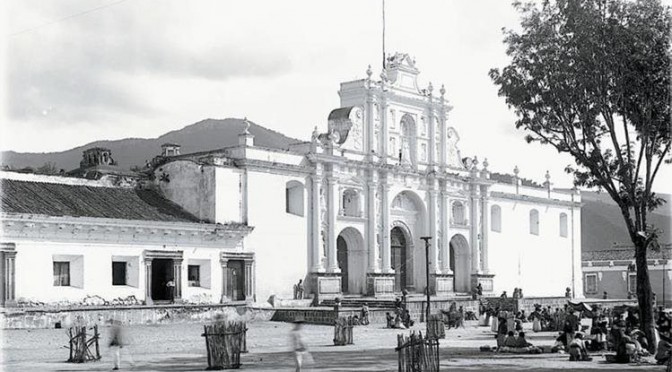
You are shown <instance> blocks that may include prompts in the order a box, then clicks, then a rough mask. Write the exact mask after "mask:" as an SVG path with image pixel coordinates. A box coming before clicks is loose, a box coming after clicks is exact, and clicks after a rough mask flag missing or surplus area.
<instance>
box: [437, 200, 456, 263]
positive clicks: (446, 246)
mask: <svg viewBox="0 0 672 372" xmlns="http://www.w3.org/2000/svg"><path fill="white" fill-rule="evenodd" d="M440 198H441V203H440V206H441V233H442V235H443V236H442V239H441V272H442V273H444V274H452V273H453V271H452V270H450V235H449V234H448V205H449V203H448V193H447V192H446V191H445V190H444V191H441V195H440Z"/></svg>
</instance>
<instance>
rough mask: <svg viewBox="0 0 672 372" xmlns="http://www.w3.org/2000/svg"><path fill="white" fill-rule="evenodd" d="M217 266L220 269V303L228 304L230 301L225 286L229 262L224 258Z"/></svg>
mask: <svg viewBox="0 0 672 372" xmlns="http://www.w3.org/2000/svg"><path fill="white" fill-rule="evenodd" d="M219 264H220V266H221V267H222V297H221V299H220V301H219V302H220V303H225V302H229V301H230V300H231V299H230V298H229V297H228V296H227V295H226V286H227V284H228V280H229V260H228V259H226V258H223V257H222V258H220V259H219Z"/></svg>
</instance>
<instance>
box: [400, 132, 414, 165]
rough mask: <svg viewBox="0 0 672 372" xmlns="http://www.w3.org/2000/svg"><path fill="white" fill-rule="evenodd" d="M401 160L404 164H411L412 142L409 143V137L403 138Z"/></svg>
mask: <svg viewBox="0 0 672 372" xmlns="http://www.w3.org/2000/svg"><path fill="white" fill-rule="evenodd" d="M400 155H401V156H400V158H401V159H399V160H401V163H402V164H410V163H411V144H410V143H408V139H406V138H403V139H402V141H401V154H400Z"/></svg>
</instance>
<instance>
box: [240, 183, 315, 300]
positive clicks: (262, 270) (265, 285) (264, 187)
mask: <svg viewBox="0 0 672 372" xmlns="http://www.w3.org/2000/svg"><path fill="white" fill-rule="evenodd" d="M290 181H298V182H301V183H302V184H303V185H304V192H303V198H304V203H303V205H304V213H303V216H297V215H294V214H290V213H286V212H285V187H286V185H287V183H288V182H290ZM307 194H308V191H307V190H306V189H305V179H304V177H301V176H290V175H279V174H274V173H267V172H263V171H248V173H247V198H246V199H247V206H246V207H247V211H248V212H247V213H248V215H247V217H248V224H249V225H250V226H253V227H254V231H253V232H252V233H251V234H250V235H248V236H247V237H246V238H245V250H246V251H251V252H254V253H255V266H256V290H257V302H265V301H266V300H267V299H268V297H269V296H270V295H272V294H275V295H277V296H279V297H282V298H292V296H293V285H294V284H295V283H296V282H298V281H299V279H304V277H305V276H306V273H307V267H308V248H307V239H306V236H307V233H308V232H307V228H306V227H307V222H306V218H307V217H306V216H307V213H306V211H305V207H306V206H307V205H308V203H307V201H306V197H307Z"/></svg>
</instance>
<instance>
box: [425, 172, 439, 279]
mask: <svg viewBox="0 0 672 372" xmlns="http://www.w3.org/2000/svg"><path fill="white" fill-rule="evenodd" d="M431 182H432V183H434V182H435V181H433V180H432V181H431ZM431 187H432V189H430V190H429V208H427V209H428V210H429V236H431V237H432V242H431V243H432V244H431V245H430V247H429V254H430V256H429V272H430V273H434V274H440V273H441V269H440V268H439V247H438V242H437V239H438V234H437V233H436V231H437V230H436V224H437V221H436V205H437V191H436V190H434V185H432V186H431Z"/></svg>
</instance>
